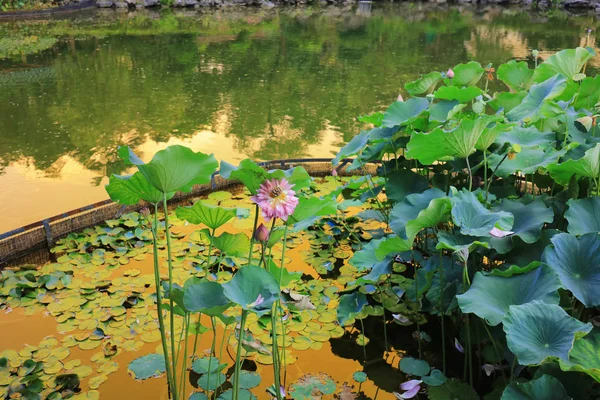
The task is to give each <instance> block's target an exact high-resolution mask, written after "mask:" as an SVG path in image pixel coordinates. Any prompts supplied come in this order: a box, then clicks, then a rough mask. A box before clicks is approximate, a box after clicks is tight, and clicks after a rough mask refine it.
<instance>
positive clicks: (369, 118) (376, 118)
mask: <svg viewBox="0 0 600 400" xmlns="http://www.w3.org/2000/svg"><path fill="white" fill-rule="evenodd" d="M356 120H357V121H358V122H362V123H363V124H373V125H375V126H376V127H379V126H381V124H382V122H383V113H382V112H375V113H373V114H368V115H361V116H359V117H357V118H356Z"/></svg>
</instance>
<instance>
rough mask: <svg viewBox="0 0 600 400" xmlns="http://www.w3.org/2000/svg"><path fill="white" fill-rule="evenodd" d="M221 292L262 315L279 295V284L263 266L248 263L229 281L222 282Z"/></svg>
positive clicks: (246, 308) (245, 307) (244, 307)
mask: <svg viewBox="0 0 600 400" xmlns="http://www.w3.org/2000/svg"><path fill="white" fill-rule="evenodd" d="M223 293H224V294H225V297H227V298H228V299H229V300H231V301H232V302H234V303H236V304H238V305H239V306H241V307H242V308H243V309H244V310H247V311H251V312H254V313H256V314H259V315H262V314H265V313H267V312H269V311H270V310H271V306H272V305H273V302H274V301H275V300H276V299H277V297H278V296H279V285H278V284H277V281H276V280H275V278H273V276H272V275H271V274H270V273H269V272H268V271H267V270H265V269H264V268H260V267H255V266H253V265H248V266H245V267H242V268H240V269H239V270H238V271H237V273H236V274H235V275H234V276H233V278H232V279H231V280H230V281H229V282H227V283H224V284H223ZM259 295H260V299H262V302H261V301H260V299H259ZM257 300H259V301H257Z"/></svg>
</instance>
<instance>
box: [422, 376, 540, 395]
mask: <svg viewBox="0 0 600 400" xmlns="http://www.w3.org/2000/svg"><path fill="white" fill-rule="evenodd" d="M427 396H428V398H429V400H457V399H460V400H469V399H471V400H477V399H479V396H477V393H476V392H475V390H473V388H471V386H469V384H468V383H465V382H461V381H459V380H458V379H448V381H447V382H446V383H444V384H443V385H440V386H429V387H428V388H427ZM540 400H541V399H540Z"/></svg>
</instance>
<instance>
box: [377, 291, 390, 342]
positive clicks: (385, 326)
mask: <svg viewBox="0 0 600 400" xmlns="http://www.w3.org/2000/svg"><path fill="white" fill-rule="evenodd" d="M377 288H378V289H379V295H382V291H381V285H380V284H379V283H378V284H377ZM382 308H383V340H384V342H385V351H389V350H390V348H389V346H388V338H387V321H386V319H385V307H382Z"/></svg>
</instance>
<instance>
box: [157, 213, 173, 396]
mask: <svg viewBox="0 0 600 400" xmlns="http://www.w3.org/2000/svg"><path fill="white" fill-rule="evenodd" d="M157 229H158V204H154V223H153V224H152V227H151V229H150V231H151V232H152V249H153V250H152V253H153V256H154V284H155V285H156V309H157V313H158V327H159V330H160V340H161V343H162V348H163V356H164V357H165V370H166V372H167V386H168V388H169V398H171V395H172V396H173V399H174V400H177V399H178V396H177V388H176V387H175V385H174V380H173V377H172V375H171V373H172V371H171V369H170V367H171V361H170V359H169V349H168V346H167V335H166V330H165V320H164V317H163V308H162V294H161V286H160V269H159V266H158V265H159V264H158V244H157V241H158V235H157Z"/></svg>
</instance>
